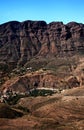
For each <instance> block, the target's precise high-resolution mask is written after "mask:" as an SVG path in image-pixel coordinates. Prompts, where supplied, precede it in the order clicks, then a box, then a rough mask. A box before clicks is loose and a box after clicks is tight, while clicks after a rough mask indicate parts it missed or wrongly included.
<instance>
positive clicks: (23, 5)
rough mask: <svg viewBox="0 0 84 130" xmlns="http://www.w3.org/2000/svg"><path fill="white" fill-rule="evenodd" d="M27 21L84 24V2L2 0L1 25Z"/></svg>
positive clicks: (0, 9)
mask: <svg viewBox="0 0 84 130" xmlns="http://www.w3.org/2000/svg"><path fill="white" fill-rule="evenodd" d="M25 20H34V21H35V20H36V21H38V20H44V21H46V22H47V23H50V22H53V21H62V22H63V23H65V24H66V23H68V22H71V21H75V22H79V23H84V0H0V24H2V23H5V22H8V21H20V22H22V21H25Z"/></svg>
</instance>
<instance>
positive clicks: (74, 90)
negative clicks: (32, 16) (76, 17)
mask: <svg viewBox="0 0 84 130" xmlns="http://www.w3.org/2000/svg"><path fill="white" fill-rule="evenodd" d="M0 130H84V24H82V23H81V24H80V23H76V22H70V23H68V24H66V25H64V24H63V23H62V22H52V23H50V24H47V23H46V22H44V21H24V22H21V23H20V22H17V21H12V22H8V23H5V24H2V25H0Z"/></svg>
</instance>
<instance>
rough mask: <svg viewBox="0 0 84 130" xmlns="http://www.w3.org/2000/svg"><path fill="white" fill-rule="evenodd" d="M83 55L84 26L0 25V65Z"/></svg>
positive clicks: (39, 23)
mask: <svg viewBox="0 0 84 130" xmlns="http://www.w3.org/2000/svg"><path fill="white" fill-rule="evenodd" d="M78 51H81V52H83V51H84V24H80V23H76V22H70V23H68V24H66V25H65V24H63V23H62V22H52V23H49V24H47V23H46V22H44V21H24V22H21V23H20V22H17V21H12V22H8V23H5V24H2V25H0V61H4V62H6V63H8V64H9V65H10V66H11V65H14V66H16V65H17V64H18V65H24V64H25V63H26V62H27V61H28V60H29V59H30V58H32V57H33V56H66V55H72V54H74V53H76V52H78Z"/></svg>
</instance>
